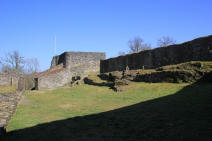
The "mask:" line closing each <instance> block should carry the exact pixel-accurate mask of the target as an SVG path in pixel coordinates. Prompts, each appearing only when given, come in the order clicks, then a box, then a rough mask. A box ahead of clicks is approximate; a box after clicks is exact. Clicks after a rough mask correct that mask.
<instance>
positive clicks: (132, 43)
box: [128, 37, 151, 53]
mask: <svg viewBox="0 0 212 141" xmlns="http://www.w3.org/2000/svg"><path fill="white" fill-rule="evenodd" d="M128 43H129V48H130V53H134V52H139V51H143V50H149V49H151V45H150V44H144V43H143V39H142V38H140V37H135V38H134V39H133V40H129V42H128Z"/></svg>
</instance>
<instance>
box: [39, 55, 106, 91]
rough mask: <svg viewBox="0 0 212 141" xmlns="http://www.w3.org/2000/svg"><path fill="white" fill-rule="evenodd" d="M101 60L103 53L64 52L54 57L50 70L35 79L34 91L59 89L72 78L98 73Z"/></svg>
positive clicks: (103, 57) (103, 56)
mask: <svg viewBox="0 0 212 141" xmlns="http://www.w3.org/2000/svg"><path fill="white" fill-rule="evenodd" d="M102 59H105V53H97V52H64V53H63V54H61V55H58V56H54V57H53V59H52V62H51V68H50V69H48V70H46V71H44V72H41V73H39V74H37V76H36V77H35V89H44V88H56V87H60V86H63V85H65V84H67V83H68V82H71V81H72V77H73V76H82V75H86V74H88V73H91V72H99V71H100V60H102Z"/></svg>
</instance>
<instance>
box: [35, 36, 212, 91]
mask: <svg viewBox="0 0 212 141" xmlns="http://www.w3.org/2000/svg"><path fill="white" fill-rule="evenodd" d="M189 61H212V36H206V37H201V38H197V39H194V40H192V41H188V42H185V43H182V44H177V45H171V46H168V47H161V48H156V49H153V50H146V51H141V52H138V53H133V54H127V55H125V56H118V57H115V58H110V59H105V53H96V52H64V53H63V54H61V55H58V56H54V57H53V59H52V62H51V67H50V69H48V70H46V71H44V72H41V73H39V74H37V76H36V78H35V88H36V89H42V88H56V87H59V86H63V85H65V84H67V83H68V82H71V80H72V78H73V76H83V75H86V74H89V73H92V72H99V71H100V73H106V72H112V71H123V70H126V68H129V70H136V69H155V68H158V67H161V66H165V65H173V64H179V63H184V62H189Z"/></svg>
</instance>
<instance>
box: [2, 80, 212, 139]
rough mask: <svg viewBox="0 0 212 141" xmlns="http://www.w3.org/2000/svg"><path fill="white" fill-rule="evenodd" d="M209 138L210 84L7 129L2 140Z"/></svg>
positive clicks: (211, 127)
mask: <svg viewBox="0 0 212 141" xmlns="http://www.w3.org/2000/svg"><path fill="white" fill-rule="evenodd" d="M4 140H5V141H47V140H51V141H72V140H73V141H79V140H83V141H103V140H106V141H123V140H124V141H125V140H127V141H128V140H134V141H140V140H145V141H184V140H185V141H190V140H191V141H211V140H212V84H211V83H194V84H192V85H190V86H187V87H185V88H183V89H182V90H180V91H179V92H177V93H176V94H174V95H170V96H166V97H162V98H158V99H154V100H150V101H146V102H142V103H138V104H135V105H132V106H128V107H123V108H120V109H116V110H113V111H108V112H104V113H100V114H94V115H87V116H83V117H75V118H70V119H65V120H59V121H53V122H50V123H44V124H40V125H37V126H34V127H30V128H25V129H20V130H16V131H12V132H8V133H7V135H6V136H5V137H4V138H2V139H1V141H4Z"/></svg>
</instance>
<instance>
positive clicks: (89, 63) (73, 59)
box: [51, 52, 105, 74]
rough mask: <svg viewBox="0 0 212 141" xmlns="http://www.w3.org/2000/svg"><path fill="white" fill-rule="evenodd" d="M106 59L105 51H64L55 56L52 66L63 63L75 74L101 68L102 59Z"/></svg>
mask: <svg viewBox="0 0 212 141" xmlns="http://www.w3.org/2000/svg"><path fill="white" fill-rule="evenodd" d="M102 59H105V53H97V52H64V53H63V54H61V55H59V56H54V57H53V59H52V63H51V68H53V67H55V66H57V65H59V64H63V66H64V67H65V68H68V69H70V71H71V72H73V73H75V74H85V73H88V72H95V71H99V70H100V60H102Z"/></svg>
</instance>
